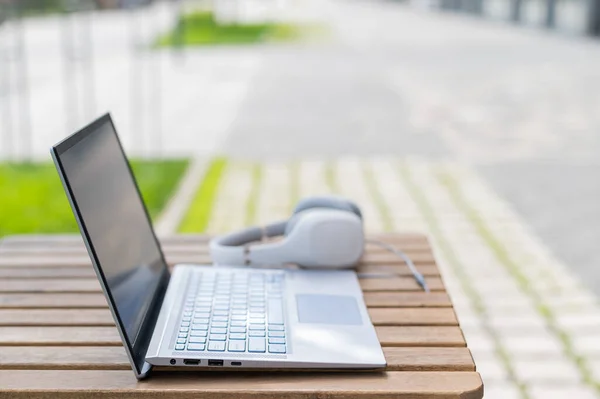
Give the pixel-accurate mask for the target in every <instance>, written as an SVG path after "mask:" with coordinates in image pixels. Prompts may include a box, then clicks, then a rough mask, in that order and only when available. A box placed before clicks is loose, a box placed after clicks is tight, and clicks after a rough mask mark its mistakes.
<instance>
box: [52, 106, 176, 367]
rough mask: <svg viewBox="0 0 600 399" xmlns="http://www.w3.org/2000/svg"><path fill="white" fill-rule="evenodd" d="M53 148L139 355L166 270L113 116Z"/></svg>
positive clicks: (92, 252)
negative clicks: (148, 320) (148, 318)
mask: <svg viewBox="0 0 600 399" xmlns="http://www.w3.org/2000/svg"><path fill="white" fill-rule="evenodd" d="M53 150H54V155H55V158H56V162H57V167H58V169H59V171H60V172H61V175H62V177H63V181H64V183H65V190H66V191H67V194H68V195H69V197H70V199H71V202H72V207H73V211H74V213H75V214H76V216H77V217H78V222H79V225H80V229H81V233H82V235H83V236H84V239H85V240H86V241H87V244H88V250H89V251H90V257H91V258H92V260H93V261H94V262H95V263H96V267H97V269H98V272H99V274H100V277H101V279H103V282H104V285H105V286H106V289H107V291H108V292H107V293H106V294H107V298H108V299H109V302H111V306H112V308H113V312H114V313H115V318H116V319H117V321H118V322H119V323H120V329H121V333H122V334H123V335H124V336H125V338H126V341H127V345H128V346H129V349H130V355H131V356H132V357H137V356H139V354H136V353H137V352H139V349H141V348H139V346H140V344H141V343H140V342H139V339H138V338H139V337H140V332H141V331H142V329H143V326H144V323H145V321H146V320H147V315H148V312H149V310H150V309H151V306H153V301H155V298H156V297H157V293H158V291H159V290H160V289H161V286H160V285H161V282H162V280H163V279H164V278H165V274H168V270H167V268H166V264H165V262H164V259H163V255H162V252H161V250H160V248H159V246H158V243H157V241H156V238H155V235H154V232H153V230H152V225H151V223H150V220H149V218H148V215H147V211H146V208H145V205H144V203H143V201H142V199H141V197H140V194H139V191H138V188H137V185H136V182H135V180H134V177H133V175H132V173H131V170H130V167H129V165H128V161H127V158H126V157H125V154H124V152H123V149H122V147H121V144H120V142H119V139H118V137H117V133H116V131H115V128H114V125H113V123H112V120H111V118H110V116H109V115H106V116H104V117H102V118H100V119H99V120H97V121H96V122H94V123H92V124H91V125H89V126H88V127H86V128H84V129H83V130H81V131H80V132H77V133H75V134H74V135H73V136H71V137H69V138H68V139H66V140H65V141H63V142H61V143H60V144H58V145H57V146H56V147H54V149H53ZM141 355H143V356H145V352H144V353H142V354H141ZM132 360H134V359H132ZM139 360H140V359H135V364H136V367H137V366H138V365H140V362H139ZM141 364H143V362H142V363H141ZM139 371H140V370H138V373H139Z"/></svg>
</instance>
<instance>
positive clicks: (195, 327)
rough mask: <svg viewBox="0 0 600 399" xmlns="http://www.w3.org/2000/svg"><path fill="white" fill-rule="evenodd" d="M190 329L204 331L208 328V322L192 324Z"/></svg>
mask: <svg viewBox="0 0 600 399" xmlns="http://www.w3.org/2000/svg"><path fill="white" fill-rule="evenodd" d="M192 330H204V331H206V330H208V324H192ZM180 331H181V330H180Z"/></svg>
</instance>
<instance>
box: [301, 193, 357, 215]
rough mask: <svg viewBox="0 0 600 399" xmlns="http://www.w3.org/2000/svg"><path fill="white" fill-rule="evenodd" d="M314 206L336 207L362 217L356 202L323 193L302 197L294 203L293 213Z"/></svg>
mask: <svg viewBox="0 0 600 399" xmlns="http://www.w3.org/2000/svg"><path fill="white" fill-rule="evenodd" d="M314 208H326V209H337V210H340V211H347V212H352V213H354V214H355V215H356V216H358V217H359V218H361V219H362V212H361V211H360V208H359V207H358V205H356V203H354V202H353V201H350V200H349V199H347V198H344V197H340V196H336V195H323V196H315V197H308V198H304V199H303V200H301V201H300V202H298V205H296V208H294V214H297V213H301V212H304V211H307V210H309V209H314Z"/></svg>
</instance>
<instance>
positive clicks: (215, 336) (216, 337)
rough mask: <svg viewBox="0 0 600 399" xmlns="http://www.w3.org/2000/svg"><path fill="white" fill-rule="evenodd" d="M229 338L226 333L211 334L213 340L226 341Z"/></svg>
mask: <svg viewBox="0 0 600 399" xmlns="http://www.w3.org/2000/svg"><path fill="white" fill-rule="evenodd" d="M226 339H227V335H226V334H210V340H211V341H225V340H226Z"/></svg>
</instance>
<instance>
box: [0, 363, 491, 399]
mask: <svg viewBox="0 0 600 399" xmlns="http://www.w3.org/2000/svg"><path fill="white" fill-rule="evenodd" d="M0 386H2V387H3V388H4V389H7V390H11V391H10V392H11V397H14V398H29V399H30V398H55V397H56V395H59V394H62V393H69V392H71V393H73V392H81V391H82V390H83V391H86V392H87V395H88V397H95V398H96V397H115V394H116V392H119V391H125V392H127V397H130V398H138V397H139V398H141V397H157V395H160V397H161V398H177V399H189V398H214V399H220V398H224V397H235V398H239V399H244V398H252V399H255V398H257V397H260V398H266V399H271V398H281V397H284V396H285V397H286V398H293V399H295V398H302V399H306V398H307V397H317V396H318V397H327V398H336V397H365V398H375V397H378V398H397V397H406V398H417V397H419V398H421V397H428V398H436V399H440V398H462V399H474V398H481V397H482V396H483V385H482V382H481V378H480V377H479V374H478V373H475V372H469V371H453V372H443V371H440V372H427V373H423V372H419V371H415V372H387V373H351V372H350V373H291V372H290V373H281V374H278V375H277V376H276V377H274V376H273V375H272V374H268V373H264V372H263V373H260V372H238V373H211V372H204V373H202V372H157V373H155V374H154V375H153V377H152V378H150V379H148V380H147V381H144V382H143V383H139V382H138V381H136V379H135V378H134V377H133V373H132V372H130V371H126V370H73V371H69V372H64V371H60V370H3V371H1V372H0ZM23 387H27V390H25V391H12V390H16V389H22V388H23ZM90 391H91V392H90Z"/></svg>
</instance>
